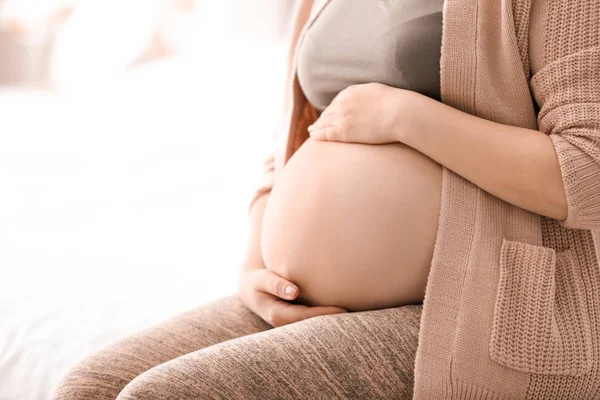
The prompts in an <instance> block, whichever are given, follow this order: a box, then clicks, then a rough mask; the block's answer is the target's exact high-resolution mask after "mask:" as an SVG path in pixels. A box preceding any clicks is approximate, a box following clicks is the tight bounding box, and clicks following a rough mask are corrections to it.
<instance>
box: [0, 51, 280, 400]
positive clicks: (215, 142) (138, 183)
mask: <svg viewBox="0 0 600 400" xmlns="http://www.w3.org/2000/svg"><path fill="white" fill-rule="evenodd" d="M210 51H212V53H210V54H209V55H208V56H207V55H206V51H204V52H203V54H204V56H207V57H210V56H213V57H214V58H213V59H216V60H218V62H216V63H207V62H205V61H203V59H202V58H199V57H188V58H186V57H179V58H175V59H173V60H170V61H163V62H160V63H157V64H155V65H151V66H148V67H143V68H141V69H138V70H134V71H132V72H130V73H128V74H127V75H126V76H123V77H121V79H120V80H118V81H116V82H114V83H113V84H111V85H108V86H105V87H102V88H95V89H93V90H92V89H90V90H80V91H79V92H78V93H76V94H75V93H63V94H57V95H49V94H42V93H36V92H27V91H24V92H15V91H12V92H8V91H5V92H2V91H0V400H38V399H50V398H51V393H52V391H53V390H54V388H55V387H56V384H57V383H58V381H59V379H60V378H61V376H62V375H63V374H64V373H65V372H66V371H67V370H68V369H69V368H70V367H71V366H72V365H73V364H74V363H76V362H77V361H78V360H79V359H81V358H82V357H84V356H85V355H87V354H90V353H91V352H93V351H95V350H97V349H99V348H100V347H102V346H104V345H105V344H107V343H109V342H111V341H113V340H115V339H116V338H119V337H122V336H123V335H126V334H129V333H131V332H134V331H136V330H139V329H141V328H143V327H146V326H149V325H151V324H153V323H155V322H157V321H160V320H162V319H164V318H167V317H168V316H170V315H172V314H175V313H177V312H180V311H183V310H185V309H187V308H190V307H194V306H197V305H200V304H202V303H205V302H208V301H210V300H212V299H216V298H218V297H220V296H224V295H228V294H231V293H234V292H235V275H236V272H237V268H238V262H239V260H240V259H241V256H242V252H243V248H244V245H245V238H246V229H247V226H246V221H247V219H246V212H247V205H248V201H249V198H250V195H251V193H252V190H253V188H254V187H255V184H256V183H257V182H258V177H259V174H260V171H261V168H262V158H263V156H264V154H265V149H266V148H267V147H268V146H269V143H270V136H269V135H270V134H271V131H272V128H273V126H274V124H275V122H276V118H274V116H276V115H277V111H278V110H279V108H278V106H277V104H278V100H279V99H280V96H279V93H280V89H281V87H280V86H281V82H282V80H281V76H282V74H281V69H280V68H279V66H280V65H281V64H282V61H283V59H282V57H281V52H280V51H279V50H277V49H276V48H273V49H271V48H270V47H269V46H266V45H265V46H264V47H256V46H255V47H249V46H248V45H247V44H246V45H243V46H238V45H236V44H233V43H232V44H231V46H229V47H225V48H219V49H217V48H214V49H210ZM240 58H242V59H243V60H244V63H243V65H242V64H240ZM249 77H251V78H252V79H248V78H249ZM255 93H260V94H261V96H262V97H260V98H258V99H257V98H255V97H253V94H255Z"/></svg>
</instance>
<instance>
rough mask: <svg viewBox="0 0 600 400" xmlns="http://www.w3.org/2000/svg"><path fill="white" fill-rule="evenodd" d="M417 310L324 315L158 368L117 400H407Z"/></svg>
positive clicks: (410, 307)
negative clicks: (334, 399)
mask: <svg viewBox="0 0 600 400" xmlns="http://www.w3.org/2000/svg"><path fill="white" fill-rule="evenodd" d="M422 307H423V306H422V304H418V305H417V304H415V305H407V306H402V307H398V308H388V309H383V310H376V311H362V312H353V313H344V314H335V315H323V316H319V317H313V318H309V319H307V320H304V321H300V322H296V323H293V324H289V325H285V326H282V327H278V328H275V329H271V330H269V331H266V332H261V333H256V334H253V335H248V336H244V337H240V338H237V339H233V340H229V341H227V342H222V343H219V344H217V345H214V346H211V347H207V348H204V349H202V350H200V351H197V352H194V353H191V354H188V355H186V356H183V357H179V358H177V359H175V360H172V361H169V362H167V363H165V364H161V365H159V366H158V367H156V368H153V369H151V370H149V371H147V372H145V373H144V374H142V375H140V376H139V377H137V378H136V379H135V380H133V381H132V382H131V383H130V384H129V385H127V387H126V388H125V389H124V390H123V391H122V392H121V394H120V395H119V397H118V400H142V399H144V400H158V399H164V400H169V399H173V400H174V399H177V400H186V399H189V400H191V399H249V400H251V399H333V398H336V399H342V398H343V399H361V400H364V399H411V398H412V391H413V369H414V359H415V354H416V349H417V343H418V335H419V326H420V320H421V310H422Z"/></svg>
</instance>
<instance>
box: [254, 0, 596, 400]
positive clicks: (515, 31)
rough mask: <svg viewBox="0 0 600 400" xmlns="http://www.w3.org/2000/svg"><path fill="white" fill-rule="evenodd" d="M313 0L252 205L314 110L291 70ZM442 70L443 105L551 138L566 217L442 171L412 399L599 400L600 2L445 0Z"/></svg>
mask: <svg viewBox="0 0 600 400" xmlns="http://www.w3.org/2000/svg"><path fill="white" fill-rule="evenodd" d="M311 3H312V2H311V1H307V2H305V1H301V2H298V10H297V14H296V15H297V18H296V19H295V22H294V25H293V28H292V32H293V34H292V39H293V40H292V46H291V48H290V49H291V51H290V55H289V64H288V65H289V68H288V81H287V89H286V96H285V102H284V110H283V115H284V116H285V119H284V122H285V123H284V124H283V126H282V129H281V131H280V132H279V135H278V136H276V140H275V143H276V145H275V148H274V150H273V153H272V154H271V155H270V157H269V158H268V161H267V163H266V166H267V168H266V173H265V176H264V181H263V185H262V186H261V187H260V188H259V189H258V190H257V191H256V193H255V195H254V198H253V200H252V201H251V203H250V207H252V204H253V201H254V200H255V199H256V198H257V197H258V196H259V195H260V194H261V193H265V192H268V191H269V190H270V188H271V187H272V185H273V184H274V182H276V180H277V176H278V174H279V173H281V171H282V170H283V167H284V165H285V162H286V161H287V160H288V159H289V157H291V155H292V154H293V153H294V151H295V150H297V149H298V148H299V147H300V145H301V144H302V143H303V141H304V140H306V138H307V137H308V135H307V133H306V127H307V126H308V125H309V124H310V123H311V122H313V121H314V120H315V118H316V115H315V112H314V110H311V107H310V104H309V103H308V102H307V101H306V98H305V97H304V96H303V95H302V93H301V91H300V89H299V87H298V82H297V78H296V74H295V69H294V65H295V62H296V52H297V46H296V45H297V42H298V38H301V36H302V34H303V33H304V32H305V31H306V29H307V26H310V23H311V21H313V20H314V18H315V16H316V15H318V13H319V10H321V9H322V8H323V7H324V5H325V4H326V3H327V0H315V4H314V6H313V7H312V9H311V6H312V4H311ZM532 21H535V22H536V23H535V24H532V23H531V22H532ZM440 65H441V71H440V79H441V92H442V101H443V102H444V103H445V104H448V105H450V106H452V107H455V108H457V109H460V110H462V111H465V112H468V113H470V114H473V115H476V116H479V117H482V118H486V119H489V120H492V121H496V122H499V123H503V124H507V125H513V126H521V127H525V128H529V129H538V130H540V131H541V132H543V133H545V134H547V135H549V137H550V139H551V141H552V143H553V145H554V149H555V151H556V157H557V160H558V162H559V165H560V170H561V173H562V178H563V183H564V186H565V191H566V196H567V201H568V217H567V219H566V220H565V221H558V220H554V219H550V218H547V217H544V216H540V215H538V214H535V213H532V212H529V211H526V210H524V209H521V208H519V207H516V206H514V205H512V204H509V203H507V202H505V201H503V200H501V199H499V198H497V197H495V196H493V195H491V194H489V193H487V192H485V191H483V190H481V189H480V188H479V187H477V186H476V185H474V184H472V183H471V182H469V181H467V180H465V179H464V178H462V177H461V176H459V175H457V174H455V173H454V172H453V171H451V170H449V169H447V168H445V167H444V168H443V184H442V204H441V210H440V219H439V229H438V233H437V239H436V243H435V248H434V255H433V260H432V265H431V269H430V274H429V279H428V283H427V288H426V293H425V300H424V307H423V315H422V318H421V325H420V331H419V346H418V349H417V353H416V359H415V390H414V395H413V396H414V397H413V398H414V399H415V400H431V399H494V400H496V399H502V400H505V399H506V400H508V399H511V400H514V399H528V400H537V399H540V400H541V399H565V400H588V399H589V400H597V399H600V265H599V254H598V250H600V1H598V0H577V1H566V0H494V1H491V0H446V3H445V5H444V27H443V38H442V57H441V61H440ZM533 67H535V69H534V68H533ZM482 134H483V133H482ZM498 167H499V168H501V166H498ZM593 230H594V231H593ZM594 235H595V237H594Z"/></svg>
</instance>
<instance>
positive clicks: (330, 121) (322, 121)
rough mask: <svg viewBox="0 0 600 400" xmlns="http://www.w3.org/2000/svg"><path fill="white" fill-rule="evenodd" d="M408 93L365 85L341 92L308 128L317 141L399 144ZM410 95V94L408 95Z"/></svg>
mask: <svg viewBox="0 0 600 400" xmlns="http://www.w3.org/2000/svg"><path fill="white" fill-rule="evenodd" d="M409 93H415V92H411V91H409V90H404V89H398V88H394V87H391V86H387V85H383V84H381V83H365V84H360V85H353V86H349V87H348V88H346V89H344V90H342V91H341V92H340V93H339V94H338V95H337V96H336V97H335V98H334V99H333V101H332V102H331V104H330V105H329V106H328V107H327V108H326V109H325V110H324V111H323V113H322V114H321V115H320V116H319V118H318V119H317V120H316V121H315V123H314V124H312V125H311V126H310V127H309V128H308V131H309V134H310V136H311V137H313V138H315V139H318V140H328V141H338V142H352V143H365V144H384V143H394V142H398V141H399V138H400V137H401V136H400V134H399V133H400V128H402V127H403V126H405V125H406V124H407V123H408V122H409V121H406V120H405V118H404V117H405V116H406V111H405V110H406V108H407V105H408V104H409V102H410V98H409V97H408V96H407V95H408V94H409ZM409 96H410V95H409Z"/></svg>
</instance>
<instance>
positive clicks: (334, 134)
mask: <svg viewBox="0 0 600 400" xmlns="http://www.w3.org/2000/svg"><path fill="white" fill-rule="evenodd" d="M309 134H310V137H312V138H314V139H317V140H331V141H336V140H337V141H340V139H341V135H340V134H339V129H338V127H337V126H325V127H323V128H316V129H313V130H312V131H310V132H309Z"/></svg>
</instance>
